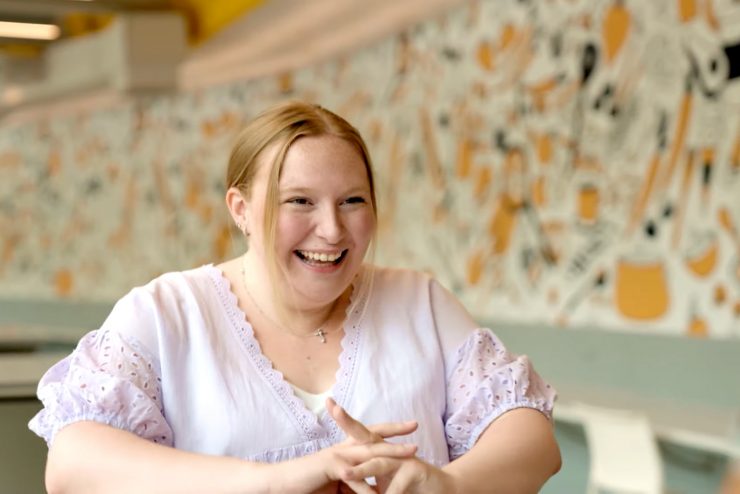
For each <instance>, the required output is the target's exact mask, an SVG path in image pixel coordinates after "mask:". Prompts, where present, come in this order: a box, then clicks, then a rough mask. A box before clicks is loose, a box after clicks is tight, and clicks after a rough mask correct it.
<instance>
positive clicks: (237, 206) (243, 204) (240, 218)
mask: <svg viewBox="0 0 740 494" xmlns="http://www.w3.org/2000/svg"><path fill="white" fill-rule="evenodd" d="M226 207H228V208H229V213H231V218H232V219H233V220H234V223H236V224H237V225H242V226H243V228H242V230H243V231H245V232H248V231H249V226H250V225H249V207H250V204H249V201H248V200H247V199H246V198H245V197H244V195H243V194H242V192H241V191H240V190H239V189H237V188H236V187H230V188H229V190H227V191H226Z"/></svg>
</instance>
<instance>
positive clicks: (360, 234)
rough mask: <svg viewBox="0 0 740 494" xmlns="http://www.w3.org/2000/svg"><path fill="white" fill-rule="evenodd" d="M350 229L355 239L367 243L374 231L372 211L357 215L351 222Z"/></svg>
mask: <svg viewBox="0 0 740 494" xmlns="http://www.w3.org/2000/svg"><path fill="white" fill-rule="evenodd" d="M352 231H353V234H354V236H355V239H356V241H358V242H362V243H368V242H369V241H370V239H371V238H372V236H373V233H375V217H374V216H373V214H372V212H368V213H365V214H361V215H358V217H357V218H354V220H353V223H352Z"/></svg>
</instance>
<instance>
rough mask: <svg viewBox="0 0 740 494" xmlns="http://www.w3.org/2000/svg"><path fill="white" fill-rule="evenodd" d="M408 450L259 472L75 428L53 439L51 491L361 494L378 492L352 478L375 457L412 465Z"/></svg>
mask: <svg viewBox="0 0 740 494" xmlns="http://www.w3.org/2000/svg"><path fill="white" fill-rule="evenodd" d="M415 452H416V448H415V447H411V446H409V445H395V444H390V443H376V444H367V445H358V444H354V443H349V442H344V443H341V444H338V445H336V446H333V447H331V448H327V449H324V450H321V451H319V452H318V453H315V454H313V455H309V456H305V457H302V458H297V459H295V460H291V461H287V462H283V463H276V464H261V463H253V462H247V461H243V460H240V459H237V458H230V457H219V456H208V455H202V454H195V453H190V452H186V451H180V450H177V449H174V448H170V447H168V446H162V445H159V444H154V443H152V442H150V441H147V440H145V439H142V438H140V437H138V436H136V435H135V434H131V433H129V432H126V431H123V430H119V429H116V428H113V427H110V426H107V425H103V424H99V423H95V422H87V421H86V422H76V423H74V424H71V425H68V426H66V427H64V428H63V429H62V430H61V431H59V433H57V435H56V436H55V439H54V442H53V443H52V446H51V448H50V450H49V457H48V461H47V467H46V488H47V491H48V492H49V493H50V494H59V493H82V494H86V493H98V492H105V493H106V494H109V493H113V494H115V493H119V492H120V493H130V492H137V493H141V494H145V493H149V492H151V493H158V494H167V493H178V494H187V493H203V492H209V493H214V494H218V493H240V494H241V493H272V492H276V493H277V492H279V493H285V494H290V493H306V492H311V491H314V490H316V489H319V488H321V487H322V486H324V485H326V484H328V483H330V482H334V481H337V480H347V481H348V482H350V483H351V485H352V487H353V488H355V489H356V492H358V493H361V494H370V493H372V492H373V491H372V490H371V489H370V487H369V486H366V485H365V484H364V483H361V482H352V480H351V479H348V478H347V476H346V474H347V472H348V471H349V469H350V468H351V467H352V466H354V465H357V464H360V463H363V462H366V461H368V460H370V459H371V458H373V457H376V456H383V457H386V456H387V457H408V456H411V455H413V454H414V453H415Z"/></svg>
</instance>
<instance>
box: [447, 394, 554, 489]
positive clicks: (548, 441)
mask: <svg viewBox="0 0 740 494" xmlns="http://www.w3.org/2000/svg"><path fill="white" fill-rule="evenodd" d="M560 465H561V458H560V449H559V448H558V445H557V443H556V441H555V437H554V435H553V431H552V425H551V423H550V422H549V421H548V420H547V418H546V417H545V416H544V415H543V414H542V413H540V412H538V411H537V410H532V409H528V408H517V409H514V410H511V411H509V412H507V413H505V414H503V415H502V416H501V417H499V418H498V419H496V420H494V421H493V423H491V425H490V426H489V427H488V428H487V429H486V431H485V432H484V433H483V434H482V435H481V437H480V438H479V439H478V441H477V442H476V443H475V446H473V448H471V450H470V451H468V452H467V453H466V454H464V455H463V456H461V457H460V458H458V459H457V460H455V461H453V462H452V463H450V464H449V465H447V466H445V467H444V468H443V471H444V472H446V473H448V474H450V475H452V476H453V478H454V479H455V480H454V484H455V491H456V492H461V493H462V492H465V493H471V494H473V493H479V492H480V493H484V492H485V493H488V492H490V493H496V494H499V493H501V494H506V493H515V494H524V493H530V492H531V493H536V492H538V491H539V489H540V488H541V487H542V486H543V485H544V483H545V482H546V481H547V479H549V478H550V477H551V476H552V475H554V474H555V473H557V471H558V470H560Z"/></svg>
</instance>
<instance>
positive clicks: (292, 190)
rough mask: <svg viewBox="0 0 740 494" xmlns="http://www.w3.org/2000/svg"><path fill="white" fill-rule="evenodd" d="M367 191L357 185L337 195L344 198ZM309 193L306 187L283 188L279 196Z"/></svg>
mask: <svg viewBox="0 0 740 494" xmlns="http://www.w3.org/2000/svg"><path fill="white" fill-rule="evenodd" d="M369 191H370V187H368V186H366V185H364V186H360V185H358V186H355V187H352V188H350V189H347V190H344V191H342V193H341V194H339V195H343V196H346V195H353V194H359V193H365V192H369ZM311 192H313V189H311V188H308V187H285V188H281V189H279V193H280V194H305V195H309V194H310V193H311Z"/></svg>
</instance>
